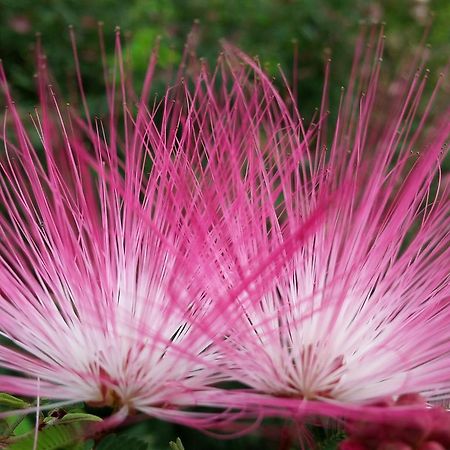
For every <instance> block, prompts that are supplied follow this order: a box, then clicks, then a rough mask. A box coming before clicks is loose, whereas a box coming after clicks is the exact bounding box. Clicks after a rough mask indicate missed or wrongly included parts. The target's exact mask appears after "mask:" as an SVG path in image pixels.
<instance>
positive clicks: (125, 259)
mask: <svg viewBox="0 0 450 450" xmlns="http://www.w3.org/2000/svg"><path fill="white" fill-rule="evenodd" d="M72 38H73V34H72ZM73 39H74V38H73ZM116 46H117V48H116V62H115V64H116V66H117V67H116V70H115V72H118V73H119V74H120V81H118V80H116V79H115V78H116V75H115V74H114V79H113V80H112V87H109V88H108V90H107V94H108V96H107V97H108V107H109V110H108V114H107V116H106V117H105V118H104V119H102V120H100V119H98V118H95V120H94V119H92V118H91V114H90V112H89V108H88V103H87V101H86V98H85V96H84V92H83V86H82V82H81V75H80V72H79V69H78V80H79V87H80V92H81V100H82V105H83V109H84V113H82V112H78V111H77V109H76V107H72V106H70V105H67V106H66V105H64V106H62V105H61V103H60V102H59V95H56V94H55V88H53V87H52V86H51V85H50V84H49V80H50V76H49V74H48V69H47V67H46V65H45V58H44V57H43V55H42V52H41V51H38V64H39V71H38V77H37V85H38V93H39V106H38V107H37V108H36V110H35V111H34V112H33V113H32V114H30V123H31V124H32V127H31V128H34V130H31V131H30V127H29V126H28V125H29V124H25V121H22V117H21V114H20V111H19V109H18V108H17V106H16V105H15V103H14V101H13V99H12V96H11V93H10V92H9V89H8V85H7V81H6V76H5V73H4V70H3V68H2V67H1V66H0V84H1V88H2V91H3V93H4V98H5V102H6V106H7V109H6V111H5V113H4V116H3V120H2V129H1V132H0V139H1V141H2V143H3V149H2V155H1V161H0V173H1V178H0V202H1V205H2V206H1V210H0V224H1V226H0V286H1V287H0V333H1V340H0V367H2V368H3V369H6V370H7V372H6V373H5V372H2V373H1V374H0V386H1V389H2V391H6V392H9V393H12V394H19V395H25V396H30V397H36V396H41V397H45V398H49V399H60V400H67V401H73V402H78V401H84V402H88V403H90V404H93V405H107V406H111V407H114V408H116V409H118V410H119V412H120V415H121V416H125V415H127V414H128V413H129V412H132V411H137V412H143V413H147V414H150V415H153V416H156V417H163V418H168V419H172V420H178V421H183V420H184V421H186V422H188V423H191V422H189V420H190V419H189V417H190V416H189V413H186V415H183V413H182V412H179V411H178V410H177V407H178V406H180V405H191V404H195V403H196V399H195V393H196V392H198V391H201V390H203V389H205V388H206V387H207V386H208V385H209V384H211V383H214V382H215V381H217V377H216V373H217V371H216V369H215V367H214V365H213V364H212V362H213V360H214V352H213V351H212V350H210V344H211V342H210V339H209V337H208V336H207V335H205V334H204V333H202V332H201V330H200V329H196V328H195V326H194V325H193V324H194V322H196V321H200V320H202V318H203V316H204V314H205V312H206V305H207V304H206V303H205V302H204V301H203V298H202V295H201V292H199V291H194V285H193V283H192V282H191V281H190V279H191V278H192V276H193V274H194V273H195V267H193V265H192V261H193V260H192V261H191V258H190V256H189V255H190V254H191V253H192V252H195V251H196V249H195V247H193V245H194V244H192V245H191V243H190V242H194V241H193V240H191V239H190V234H191V231H190V229H191V225H190V222H191V220H193V219H192V215H193V211H194V209H195V202H194V201H193V199H192V198H191V197H190V195H191V194H192V189H188V188H186V189H184V188H183V183H184V181H183V179H184V174H185V173H190V170H189V166H188V158H187V157H186V156H185V155H184V153H183V148H184V145H185V141H186V140H189V139H191V136H190V132H191V130H190V128H189V126H188V124H187V125H186V130H185V129H184V128H183V130H181V125H180V121H181V117H182V115H183V114H182V113H181V108H180V107H179V105H178V104H177V103H175V102H173V101H172V100H171V98H170V92H169V91H168V93H167V95H166V96H165V97H164V98H163V99H162V100H161V101H160V103H159V104H155V105H154V106H153V107H149V106H148V100H149V93H150V87H151V83H152V77H153V73H154V70H155V65H156V58H157V56H156V54H157V50H155V51H154V53H153V54H152V56H151V59H150V63H149V68H148V73H147V77H146V80H145V83H144V86H143V89H142V94H141V96H140V98H139V99H137V100H136V99H134V98H132V99H129V98H128V96H130V95H132V93H131V94H130V92H129V90H128V89H127V87H126V81H125V75H124V72H125V71H124V67H123V64H122V60H121V48H120V38H119V34H118V33H117V38H116ZM75 57H76V53H75ZM76 62H77V60H76ZM116 84H117V85H118V86H119V92H116V88H115V85H116ZM134 101H136V102H137V108H136V109H135V108H134V107H133V106H132V105H133V102H134ZM174 279H176V283H177V286H182V289H180V290H179V291H178V295H177V296H176V297H175V296H172V295H170V293H169V289H168V286H169V285H170V284H171V283H172V282H174ZM200 416H201V415H200ZM200 416H197V419H200V420H199V421H198V422H195V423H196V426H204V425H206V422H202V420H201V417H200ZM193 420H194V419H193Z"/></svg>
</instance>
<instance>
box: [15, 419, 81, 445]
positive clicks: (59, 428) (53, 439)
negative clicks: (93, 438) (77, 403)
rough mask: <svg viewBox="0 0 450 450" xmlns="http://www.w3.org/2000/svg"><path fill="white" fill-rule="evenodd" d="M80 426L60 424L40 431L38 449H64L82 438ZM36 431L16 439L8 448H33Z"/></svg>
mask: <svg viewBox="0 0 450 450" xmlns="http://www.w3.org/2000/svg"><path fill="white" fill-rule="evenodd" d="M80 438H81V436H80V428H79V427H77V426H76V425H74V424H59V425H55V426H52V427H48V428H44V429H43V430H41V431H39V434H38V442H37V447H36V449H37V450H62V449H64V448H65V447H68V446H70V445H73V444H75V443H77V442H78V441H79V440H80ZM33 443H34V431H33V432H31V433H28V434H26V435H24V436H20V437H19V438H16V439H14V441H13V442H12V443H11V444H10V445H9V447H8V450H30V448H33Z"/></svg>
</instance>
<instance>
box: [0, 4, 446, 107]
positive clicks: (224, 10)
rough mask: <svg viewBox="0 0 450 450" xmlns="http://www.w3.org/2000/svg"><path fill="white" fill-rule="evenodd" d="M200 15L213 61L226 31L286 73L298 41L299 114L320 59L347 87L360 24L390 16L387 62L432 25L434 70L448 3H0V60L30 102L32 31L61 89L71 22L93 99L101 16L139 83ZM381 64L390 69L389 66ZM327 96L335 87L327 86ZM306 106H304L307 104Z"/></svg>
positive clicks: (442, 55)
mask: <svg viewBox="0 0 450 450" xmlns="http://www.w3.org/2000/svg"><path fill="white" fill-rule="evenodd" d="M196 19H198V20H199V21H200V27H199V33H198V47H197V50H198V54H199V56H203V57H205V58H207V59H208V60H210V61H211V62H212V63H214V59H215V57H216V56H217V54H218V52H219V51H220V43H219V40H220V39H221V38H225V39H227V40H229V41H231V42H232V43H234V44H236V45H238V46H239V47H241V48H242V49H243V50H244V51H245V52H247V53H249V54H250V55H252V56H253V55H259V57H260V59H261V61H262V63H263V64H264V66H265V68H266V70H268V71H269V72H270V73H271V74H273V75H276V74H277V72H278V69H277V64H278V63H280V64H281V66H282V67H283V70H284V71H285V72H286V73H287V74H288V75H290V74H291V73H292V63H293V55H294V46H295V45H296V46H298V51H299V61H300V67H299V94H300V96H301V99H302V103H303V104H302V110H303V112H304V113H305V115H308V112H309V111H310V110H311V109H313V108H314V107H315V106H318V103H319V102H320V94H321V89H322V80H323V75H322V74H323V66H324V60H325V58H328V57H330V55H331V57H332V59H333V63H332V80H331V86H334V87H335V91H336V92H338V91H339V87H340V86H341V85H342V84H344V85H345V84H346V79H347V77H348V72H349V65H350V63H351V58H352V53H353V47H354V42H355V38H356V36H357V34H358V32H359V27H360V25H359V24H360V22H361V21H366V22H380V21H385V22H386V35H387V40H386V53H385V57H384V60H385V61H386V64H385V66H388V68H389V66H391V67H397V66H398V62H399V60H403V61H404V60H405V59H406V58H407V57H408V55H409V54H410V53H411V52H412V51H413V50H414V46H416V45H417V44H418V43H419V42H420V39H421V38H422V37H423V35H424V30H425V29H426V27H427V26H428V25H429V24H430V23H431V22H433V25H432V28H431V31H430V34H429V36H428V38H427V42H429V43H430V44H431V46H432V48H433V52H432V60H431V61H430V68H432V69H434V72H435V73H436V72H438V71H439V70H440V69H441V68H442V67H443V66H444V65H445V64H446V63H447V61H448V55H449V54H450V31H449V23H450V1H448V0H379V1H371V0H189V1H186V0H129V1H121V0H63V1H61V0H0V58H2V59H3V60H4V64H5V67H6V70H7V73H8V77H9V80H10V82H11V84H12V85H13V88H14V95H15V97H16V99H18V100H19V101H20V102H21V104H22V105H23V104H24V103H29V104H30V105H31V106H32V104H33V101H34V100H35V93H34V81H33V73H34V71H35V67H34V54H33V47H34V43H35V39H36V38H35V34H36V33H37V32H39V33H41V34H42V41H43V46H44V48H45V51H46V53H47V56H48V59H49V62H50V67H51V69H52V73H53V75H54V76H55V78H56V81H57V82H58V85H59V86H60V87H63V88H66V89H70V86H73V88H74V91H76V85H75V82H74V77H73V73H74V64H73V55H72V50H71V46H70V41H69V33H68V25H69V24H71V25H73V26H74V28H75V31H76V36H77V43H78V48H79V54H80V60H81V66H82V72H83V77H84V82H85V85H86V88H87V92H88V94H89V99H90V101H91V102H95V100H96V99H97V100H99V101H100V104H101V99H102V96H103V95H104V86H103V76H102V68H101V61H100V51H99V39H98V22H99V21H102V22H103V23H104V30H105V42H106V47H107V53H108V54H109V55H110V58H111V59H112V52H113V45H114V29H115V27H116V26H120V28H121V31H122V36H123V39H124V41H125V43H126V44H125V46H126V51H127V55H128V56H127V58H128V59H129V61H131V70H132V73H133V77H134V81H135V83H136V85H137V86H138V85H139V82H140V81H141V80H142V77H143V75H144V73H145V69H146V65H147V62H148V55H149V52H150V51H151V48H152V46H153V44H154V42H155V39H156V37H157V36H161V38H162V42H161V50H160V55H159V79H160V81H161V82H163V84H166V83H167V80H164V77H165V71H168V70H170V69H171V68H172V67H174V66H176V65H177V63H178V62H179V61H180V57H181V54H182V51H183V46H184V43H185V42H186V37H187V35H188V33H189V31H190V30H191V28H192V24H193V22H194V20H196ZM385 70H386V69H385ZM331 95H332V96H333V89H332V90H331ZM305 109H306V111H305Z"/></svg>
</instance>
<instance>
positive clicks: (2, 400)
mask: <svg viewBox="0 0 450 450" xmlns="http://www.w3.org/2000/svg"><path fill="white" fill-rule="evenodd" d="M0 405H1V406H7V407H8V408H17V409H20V408H27V407H29V406H30V404H29V403H27V402H26V401H24V400H22V399H20V398H17V397H14V396H13V395H9V394H6V393H5V392H1V393H0Z"/></svg>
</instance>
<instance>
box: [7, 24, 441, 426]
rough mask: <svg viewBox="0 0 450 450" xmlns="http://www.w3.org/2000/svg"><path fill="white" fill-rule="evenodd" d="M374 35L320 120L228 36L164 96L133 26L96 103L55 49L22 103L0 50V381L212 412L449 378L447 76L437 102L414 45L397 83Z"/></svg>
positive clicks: (279, 409) (302, 407)
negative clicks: (93, 108)
mask: <svg viewBox="0 0 450 450" xmlns="http://www.w3.org/2000/svg"><path fill="white" fill-rule="evenodd" d="M367 41H368V42H369V44H370V45H369V49H368V50H364V49H365V45H364V42H365V41H364V40H361V41H360V42H359V43H358V45H357V48H356V52H355V59H354V63H353V68H352V73H351V77H350V80H349V84H348V86H347V87H346V88H345V89H344V88H342V93H341V100H340V103H339V105H332V107H331V109H332V110H333V111H335V112H336V119H331V118H332V117H334V115H333V114H332V113H330V112H329V111H328V108H329V105H328V101H327V92H328V89H329V87H328V72H329V64H327V68H326V70H327V75H326V80H325V86H324V95H323V99H322V103H321V108H320V110H319V111H318V112H317V114H316V115H315V117H313V118H312V119H311V120H308V119H305V118H304V117H302V115H301V112H300V110H301V103H300V104H298V102H297V99H296V97H295V95H294V93H293V91H291V90H290V89H289V83H288V82H287V80H286V79H285V76H284V75H283V73H280V76H281V79H282V80H284V82H285V88H284V92H285V94H281V93H280V91H279V90H277V88H276V87H275V86H274V84H273V82H272V80H271V79H270V78H269V77H268V76H267V75H266V74H265V73H264V71H263V70H262V69H261V67H260V65H259V63H258V61H256V60H254V59H251V58H249V57H248V56H246V55H245V54H243V53H242V52H240V51H239V50H237V49H235V48H233V47H231V46H225V48H224V53H223V54H221V55H220V57H219V59H218V62H217V65H216V66H215V67H213V68H212V69H210V68H209V67H207V65H206V63H204V62H199V61H198V60H196V59H195V58H192V56H190V52H189V51H187V52H186V54H185V55H184V59H183V62H182V66H181V67H185V66H187V67H188V68H189V69H188V70H186V71H185V73H181V72H183V71H182V70H181V71H180V74H179V76H178V78H177V79H176V81H175V83H174V85H173V87H171V88H168V89H167V91H166V93H165V95H164V96H163V97H162V98H159V99H158V98H155V99H153V98H152V97H151V92H152V91H151V89H152V80H153V78H154V72H155V69H156V64H157V50H155V51H154V53H153V54H152V56H151V59H150V62H149V68H148V72H147V76H146V79H145V82H144V85H143V88H142V92H141V94H140V95H136V94H135V93H134V92H133V90H132V89H131V88H130V83H128V81H127V71H126V68H124V64H123V62H122V59H121V54H122V50H121V47H120V38H119V35H117V37H116V59H115V70H114V71H113V75H112V79H109V78H108V76H107V77H106V84H107V101H108V112H107V114H106V115H105V117H102V118H99V117H95V116H94V115H93V114H92V113H91V112H90V110H89V105H88V102H87V100H86V97H85V95H84V89H83V85H82V77H81V75H80V73H79V72H78V82H79V87H80V92H81V107H77V105H68V104H67V105H66V104H64V103H61V95H59V94H58V93H57V92H56V91H55V89H56V88H54V87H52V86H51V85H50V84H49V80H50V79H51V77H50V75H49V73H48V68H47V67H46V60H45V58H44V57H43V55H42V52H40V51H38V64H39V70H38V77H37V90H38V95H39V105H38V107H36V109H35V110H34V111H33V112H32V113H31V114H29V119H24V118H23V117H24V115H23V111H21V110H20V109H19V107H18V106H17V105H16V104H15V103H14V101H13V98H12V94H11V92H10V90H9V88H8V84H7V79H6V75H5V72H4V70H3V68H2V67H0V85H1V87H2V91H3V94H4V99H5V103H6V110H5V112H4V114H3V119H2V126H1V130H0V140H1V141H2V143H3V148H2V150H1V155H0V174H1V175H0V202H1V206H0V367H1V368H3V369H4V370H3V371H2V372H1V374H0V390H1V391H5V392H9V393H12V394H18V395H24V396H30V397H36V396H41V397H45V398H50V399H55V400H63V401H68V402H78V401H84V402H88V403H89V404H92V405H109V406H112V407H114V408H116V409H117V410H118V411H119V412H118V414H120V415H121V417H125V416H127V415H128V414H130V413H132V412H134V411H137V412H141V413H145V414H148V415H151V416H154V417H159V418H162V419H165V420H172V421H178V422H182V423H185V424H188V425H191V426H195V427H201V428H214V427H218V426H223V427H228V426H229V425H230V426H231V423H233V422H234V421H235V420H237V419H239V418H247V419H248V418H255V417H256V418H261V417H264V416H279V417H286V418H290V419H294V420H301V419H303V418H305V417H307V416H311V415H325V416H331V417H335V418H347V419H349V420H351V421H355V420H357V419H360V418H361V415H362V414H363V415H364V417H367V418H373V420H374V421H376V420H377V418H380V417H381V416H383V417H389V420H390V421H394V422H395V420H397V419H398V420H399V421H404V420H405V417H410V415H411V417H413V416H414V415H415V414H417V411H419V410H420V411H422V412H423V411H426V410H427V408H428V406H427V405H425V404H424V405H419V406H418V405H416V404H414V405H406V406H405V405H403V406H400V407H399V406H398V405H397V406H395V407H388V408H379V407H376V406H372V405H373V404H374V403H376V402H378V401H380V400H381V399H386V398H393V399H397V398H402V397H401V396H402V395H403V394H407V393H415V394H419V393H420V394H421V395H423V396H424V397H425V398H426V399H427V401H433V402H436V401H441V400H445V399H447V398H448V397H449V396H450V369H449V368H450V327H449V323H450V307H449V306H450V288H449V281H450V245H449V237H450V222H449V211H450V209H449V206H450V200H449V195H448V194H449V191H448V188H449V183H448V179H447V178H446V177H445V176H443V175H442V174H441V172H440V163H441V161H442V160H443V158H444V157H445V155H446V152H447V147H446V139H448V137H449V134H450V121H449V120H448V118H449V113H450V109H447V110H444V111H441V112H440V113H435V112H434V111H432V105H433V102H434V100H435V97H436V96H437V95H440V94H438V92H440V91H439V89H440V86H441V85H442V84H443V83H445V77H444V76H441V77H440V78H439V80H438V82H437V85H436V87H435V89H434V91H433V92H432V94H431V96H430V98H429V99H428V100H427V99H422V97H423V92H424V90H425V87H426V84H427V78H428V75H427V74H426V73H425V74H423V70H422V69H423V66H424V62H423V61H421V60H420V59H418V60H417V61H414V62H413V63H412V65H413V66H414V67H419V70H418V71H417V72H415V73H414V75H413V76H411V77H409V78H402V79H400V80H399V81H397V82H396V84H395V85H394V84H393V85H392V86H393V87H392V89H391V90H389V91H387V90H384V89H383V86H384V84H383V83H381V82H380V80H379V79H380V73H381V67H382V62H381V61H382V60H381V55H382V52H383V43H384V38H383V37H377V36H375V34H374V33H373V32H372V33H369V36H368V37H367ZM190 59H192V60H190ZM105 73H106V74H107V71H105ZM183 77H184V78H183ZM116 87H117V89H116ZM228 381H233V382H235V385H236V386H241V387H240V388H233V389H225V388H223V386H224V384H223V382H228ZM196 406H203V407H206V408H210V412H208V413H207V412H197V411H196V410H195V407H196ZM193 407H194V409H192V408H193ZM203 411H204V410H203Z"/></svg>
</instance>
